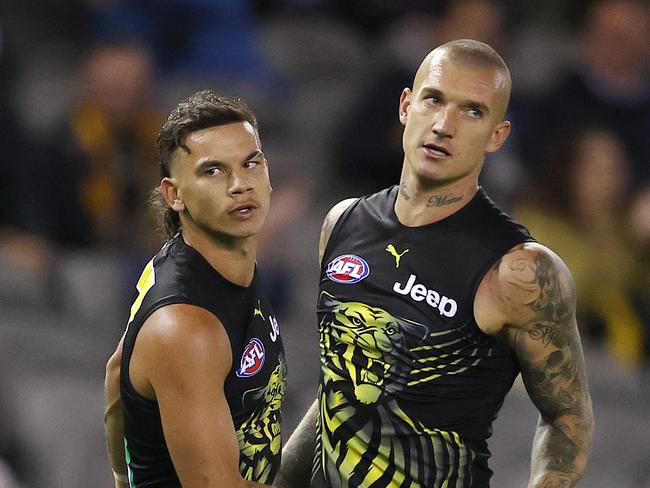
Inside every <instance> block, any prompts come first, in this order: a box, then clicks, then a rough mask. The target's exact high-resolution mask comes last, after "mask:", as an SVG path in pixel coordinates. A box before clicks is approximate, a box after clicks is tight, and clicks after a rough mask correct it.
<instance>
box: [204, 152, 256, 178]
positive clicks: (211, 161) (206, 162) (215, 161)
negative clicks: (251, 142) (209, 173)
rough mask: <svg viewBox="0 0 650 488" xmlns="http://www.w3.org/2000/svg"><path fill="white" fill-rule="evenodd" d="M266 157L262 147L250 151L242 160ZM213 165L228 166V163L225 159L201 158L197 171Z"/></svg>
mask: <svg viewBox="0 0 650 488" xmlns="http://www.w3.org/2000/svg"><path fill="white" fill-rule="evenodd" d="M260 156H261V157H264V153H263V152H262V150H261V149H257V150H255V151H253V152H252V153H250V154H249V155H248V156H246V157H245V158H244V159H243V161H242V162H245V161H250V160H251V159H255V158H258V157H260ZM211 166H228V163H225V162H223V161H219V160H218V159H210V158H202V159H199V161H198V163H197V165H196V171H197V172H199V173H200V172H201V171H203V170H204V169H206V168H209V167H211Z"/></svg>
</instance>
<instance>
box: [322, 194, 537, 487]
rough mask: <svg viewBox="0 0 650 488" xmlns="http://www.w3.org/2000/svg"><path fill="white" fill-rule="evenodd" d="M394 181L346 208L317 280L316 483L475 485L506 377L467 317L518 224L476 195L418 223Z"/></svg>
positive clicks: (506, 363)
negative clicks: (400, 209)
mask: <svg viewBox="0 0 650 488" xmlns="http://www.w3.org/2000/svg"><path fill="white" fill-rule="evenodd" d="M397 192H398V188H397V187H396V186H394V187H391V188H389V189H386V190H383V191H381V192H379V193H376V194H374V195H371V196H368V197H363V198H361V199H359V200H357V201H356V202H355V203H353V204H352V205H351V206H350V207H349V208H348V209H347V210H346V211H345V212H344V213H343V215H342V216H341V217H340V219H339V221H338V222H337V224H336V225H335V227H334V229H333V231H332V234H331V236H330V239H329V242H328V244H327V248H326V250H325V254H324V257H323V265H322V269H321V276H320V295H319V301H318V319H319V332H320V350H321V373H320V386H319V405H320V407H319V430H318V448H317V453H316V456H315V460H314V461H315V462H314V471H313V476H312V487H314V488H325V487H328V488H329V487H335V488H357V487H363V488H371V487H372V488H380V487H381V488H385V487H391V488H397V487H399V488H416V487H417V488H470V487H471V488H485V487H488V486H489V480H490V477H491V475H492V472H491V471H490V470H489V468H488V466H487V459H488V458H489V456H490V453H489V451H488V449H487V443H486V439H487V438H488V437H489V436H490V435H491V425H492V422H493V420H494V419H495V418H496V415H497V412H498V410H499V409H500V407H501V405H502V403H503V399H504V397H505V395H506V393H507V392H508V391H509V390H510V388H511V386H512V383H513V381H514V379H515V377H516V375H517V374H518V367H517V362H516V359H515V357H514V355H513V353H512V352H511V350H510V349H509V348H508V347H506V346H504V345H501V344H500V343H498V342H497V341H496V340H494V339H492V338H491V337H489V336H487V335H486V334H484V333H483V332H482V331H481V330H480V329H479V327H478V325H477V324H476V322H475V320H474V313H473V304H474V296H475V294H476V290H477V288H478V286H479V284H480V282H481V279H482V278H483V276H484V275H485V273H486V272H487V271H488V270H489V269H490V267H491V266H493V265H494V264H495V263H497V262H498V260H499V259H500V258H501V257H502V256H503V255H504V254H505V253H507V252H508V251H509V250H510V249H511V248H512V247H514V246H515V245H517V244H519V243H522V242H525V241H530V240H532V238H531V237H530V234H529V233H528V231H527V230H526V229H525V228H523V227H522V226H520V225H518V224H516V223H515V222H513V221H512V220H511V219H510V218H509V217H508V216H506V215H505V214H504V213H502V212H501V211H500V210H499V209H497V208H496V207H495V206H494V204H493V203H492V202H491V200H490V199H489V198H488V197H487V196H486V194H485V193H484V192H483V190H482V189H480V190H479V191H478V193H477V194H476V196H475V197H474V198H473V199H472V200H471V201H470V202H468V204H467V205H465V206H464V207H462V208H461V209H460V210H459V211H457V212H456V213H454V214H452V215H451V216H449V217H447V218H445V219H443V220H441V221H438V222H435V223H432V224H429V225H425V226H421V227H406V226H404V225H402V224H401V223H400V222H399V221H398V219H397V216H396V214H395V211H394V205H395V201H396V197H397Z"/></svg>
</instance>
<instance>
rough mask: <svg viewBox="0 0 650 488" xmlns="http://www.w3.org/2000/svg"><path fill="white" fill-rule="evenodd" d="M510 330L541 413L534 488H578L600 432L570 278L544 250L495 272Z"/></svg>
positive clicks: (527, 252)
mask: <svg viewBox="0 0 650 488" xmlns="http://www.w3.org/2000/svg"><path fill="white" fill-rule="evenodd" d="M493 273H494V274H495V276H494V285H495V289H496V290H498V292H499V293H498V296H499V307H498V308H500V309H501V310H502V311H503V312H504V321H503V323H505V324H506V326H505V327H504V332H505V334H506V335H507V337H508V340H509V342H510V343H511V345H512V346H513V349H514V351H515V353H516V355H517V358H518V360H519V364H520V367H521V374H522V378H523V380H524V384H525V386H526V390H527V392H528V394H529V396H530V398H531V400H532V401H533V403H534V404H535V406H536V407H537V408H538V410H539V412H540V418H539V422H538V425H537V430H536V433H535V438H534V441H533V449H532V459H531V477H530V482H529V485H528V486H529V488H571V487H573V486H575V485H576V483H577V482H578V480H579V479H580V478H581V477H582V475H583V474H584V472H585V469H586V468H587V463H588V461H589V456H590V454H591V448H592V437H593V429H594V420H593V412H592V406H591V398H590V395H589V390H588V387H587V378H586V375H585V366H584V359H583V354H582V347H581V344H580V336H579V334H578V328H577V325H576V316H575V308H576V296H575V286H574V283H573V278H572V277H571V273H570V272H569V270H568V269H567V267H566V266H565V265H564V263H563V262H562V260H561V259H560V258H559V257H558V256H557V255H555V254H554V253H552V252H551V251H549V250H548V249H547V248H545V247H543V246H540V245H538V244H524V245H521V246H518V247H517V248H515V249H513V250H512V251H511V252H509V253H508V254H506V255H505V256H504V257H503V259H502V260H501V261H500V263H499V264H498V265H497V266H496V267H495V268H494V270H493Z"/></svg>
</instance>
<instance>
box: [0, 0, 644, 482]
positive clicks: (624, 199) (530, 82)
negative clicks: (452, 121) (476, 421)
mask: <svg viewBox="0 0 650 488" xmlns="http://www.w3.org/2000/svg"><path fill="white" fill-rule="evenodd" d="M648 15H649V14H648V11H647V4H646V5H645V7H643V4H642V3H640V4H634V3H633V2H631V1H623V0H602V1H600V2H593V1H578V0H552V1H541V0H526V1H516V0H503V1H497V0H493V1H490V0H460V1H453V2H448V1H443V0H429V1H424V0H403V1H400V2H397V1H396V2H388V1H381V0H347V1H345V2H343V1H339V0H330V1H325V0H320V1H319V0H256V1H252V0H251V1H245V0H166V1H164V2H156V1H154V0H131V1H119V0H67V1H64V2H61V1H54V0H39V1H23V0H2V4H1V5H0V142H1V146H0V165H1V168H2V172H1V174H2V177H1V178H0V307H1V308H0V309H1V311H2V312H1V314H0V488H36V487H39V488H40V487H46V486H47V487H49V488H59V487H61V488H63V487H65V488H77V487H79V488H81V487H84V488H86V487H89V486H92V487H98V488H108V487H110V486H112V478H111V473H110V469H109V464H108V461H107V458H106V455H105V448H104V440H103V430H102V381H103V373H104V369H103V368H104V365H105V361H106V359H107V358H108V356H109V355H110V353H111V351H112V349H113V347H114V345H115V344H116V342H117V340H118V339H119V337H120V335H121V333H122V331H123V328H124V324H125V321H126V318H127V316H128V307H129V303H130V300H131V299H132V297H133V292H134V288H133V287H134V283H135V280H136V278H137V275H138V274H139V272H140V269H141V267H142V266H143V265H144V263H146V261H147V260H148V259H149V257H150V255H151V254H153V253H154V252H155V251H156V249H157V248H158V247H159V245H160V238H159V237H158V236H157V235H156V234H155V233H154V232H153V229H154V220H153V218H152V217H151V215H150V214H149V213H148V212H147V207H146V203H145V201H146V194H147V192H148V191H149V190H150V189H151V188H153V187H154V186H155V184H156V182H157V181H156V179H157V167H156V159H155V157H156V155H155V151H154V149H153V144H154V140H155V135H156V131H157V128H158V127H159V126H160V124H161V121H162V120H163V117H164V115H165V114H166V113H168V112H169V111H170V110H171V109H172V108H173V107H174V105H175V103H176V102H177V101H178V100H180V99H181V98H184V97H187V96H189V95H190V94H192V93H193V92H194V91H195V90H197V89H200V88H208V87H209V88H212V89H214V90H216V91H217V92H220V93H223V94H225V95H230V96H241V97H242V98H244V99H245V100H247V101H248V102H249V103H250V105H252V106H253V108H254V109H255V110H256V112H257V115H258V118H259V121H260V126H261V134H262V140H263V145H264V149H265V152H266V154H267V157H268V160H269V161H270V165H271V172H272V180H273V185H274V190H275V191H274V201H273V209H272V213H271V215H270V218H269V222H268V225H267V226H266V229H265V231H264V235H263V236H262V242H261V251H260V259H259V261H260V264H261V269H262V272H263V275H264V279H265V282H266V283H267V286H268V288H269V291H270V293H271V295H272V299H273V301H274V302H275V304H276V308H277V313H278V316H279V319H280V325H281V329H282V334H283V336H284V339H285V343H286V348H287V356H288V361H289V375H290V376H289V388H288V393H287V398H286V403H285V425H284V429H285V430H284V432H285V434H286V435H288V434H289V433H290V432H291V431H292V429H293V428H294V426H295V425H296V423H297V422H298V420H299V418H300V416H301V414H302V412H304V410H305V409H306V408H307V406H308V405H309V404H310V403H311V401H312V399H313V398H314V395H315V389H316V381H317V374H318V372H317V367H318V364H317V357H318V351H317V334H316V321H315V313H314V303H315V297H316V283H317V276H318V269H317V268H318V267H317V242H318V232H319V228H320V224H321V222H322V218H323V217H324V215H325V213H326V211H327V209H328V208H329V207H330V206H331V205H332V204H333V203H335V202H336V201H338V200H339V199H341V198H343V197H347V196H353V195H361V194H364V193H368V192H371V191H375V190H377V189H380V188H381V187H383V186H386V185H389V184H392V183H394V182H397V179H398V177H399V168H400V165H401V157H400V150H401V148H400V127H399V125H398V121H397V103H398V99H399V94H400V92H401V89H402V88H403V87H404V86H407V85H409V84H410V79H411V76H412V74H413V72H414V70H415V69H416V67H417V65H418V63H419V61H420V60H421V58H422V57H423V56H424V54H426V52H428V50H429V49H430V48H431V47H432V46H434V45H436V44H439V43H440V42H443V41H445V40H448V39H452V38H459V37H472V38H476V39H479V40H484V41H486V42H488V43H490V44H491V45H493V46H494V47H496V48H497V50H498V51H499V52H500V53H501V54H502V55H503V56H504V58H505V59H506V61H507V63H508V64H509V65H510V67H511V70H512V74H513V79H514V93H513V99H512V106H511V110H510V114H509V117H510V118H511V120H513V124H514V129H513V135H512V137H511V139H510V141H509V142H508V144H507V145H506V147H505V148H504V149H503V150H502V151H501V152H500V153H498V154H496V155H494V156H490V158H489V159H488V163H487V166H486V169H485V173H484V177H483V184H484V186H486V187H487V189H488V191H489V192H490V193H491V194H492V195H493V196H494V197H495V198H496V199H497V200H498V201H499V202H500V203H501V204H502V205H503V206H505V207H506V208H507V209H508V210H510V211H511V212H513V213H514V214H515V215H516V216H517V217H518V218H519V219H521V220H522V221H523V222H524V223H525V224H527V225H529V226H530V228H531V230H532V231H533V233H534V235H536V236H537V237H538V238H539V239H540V240H542V241H543V242H545V243H547V244H548V245H549V246H550V247H552V248H553V249H555V250H556V251H557V252H558V253H560V255H562V257H563V258H564V259H565V260H566V261H567V263H568V264H569V266H570V267H571V268H572V270H573V272H574V274H575V276H576V283H577V286H578V296H579V300H580V303H579V316H580V327H581V330H582V334H583V340H584V343H585V350H586V356H587V362H588V370H589V379H590V384H591V390H592V395H593V400H594V407H595V414H596V419H597V430H596V442H595V449H594V455H593V459H592V462H591V466H590V468H589V470H588V473H587V475H586V476H585V479H584V480H583V481H582V483H581V486H585V487H590V488H614V487H615V488H648V487H650V467H649V466H650V465H649V464H648V442H647V439H648V438H650V409H649V408H648V407H649V406H650V401H649V400H650V388H649V385H650V383H649V381H650V377H649V376H648V359H649V354H648V351H649V350H650V348H649V347H648V342H649V341H648V334H649V333H650V332H649V331H650V329H649V326H650V319H649V316H650V312H649V310H650V305H649V303H650V297H649V294H648V289H650V286H649V284H650V271H649V270H650V266H649V263H650V138H648V136H647V134H649V133H650V78H649V76H648V75H649V73H650V71H649V69H648V68H649V67H650V62H649V61H650V54H649V53H650V51H649V50H648V46H650V20H649V18H648ZM536 419H537V417H536V415H535V412H534V409H533V408H532V406H531V405H530V402H529V401H528V400H527V398H526V396H525V392H524V391H523V388H522V386H521V385H520V384H519V383H516V384H515V386H514V388H513V390H512V392H511V393H510V395H509V397H508V399H507V401H506V403H505V406H504V408H503V410H502V413H501V415H500V417H499V419H498V420H497V422H496V425H495V435H494V437H493V439H492V441H491V447H492V450H493V453H494V456H493V461H492V468H493V469H494V470H495V472H496V474H495V477H494V483H493V486H495V487H499V488H515V487H522V486H525V485H526V480H527V476H528V464H529V459H528V458H529V452H530V443H531V439H532V435H533V431H534V427H535V423H536Z"/></svg>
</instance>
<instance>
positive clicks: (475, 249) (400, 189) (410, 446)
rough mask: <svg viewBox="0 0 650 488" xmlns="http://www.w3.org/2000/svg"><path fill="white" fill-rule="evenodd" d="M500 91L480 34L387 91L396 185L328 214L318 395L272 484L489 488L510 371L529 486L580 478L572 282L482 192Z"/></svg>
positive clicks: (503, 130) (588, 416)
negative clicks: (517, 389)
mask: <svg viewBox="0 0 650 488" xmlns="http://www.w3.org/2000/svg"><path fill="white" fill-rule="evenodd" d="M510 84H511V81H510V74H509V72H508V68H507V67H506V65H505V64H504V62H503V60H502V59H501V57H500V56H499V55H498V54H497V53H496V52H495V51H494V50H493V49H492V48H490V47H489V46H487V45H485V44H482V43H479V42H476V41H471V40H459V41H452V42H450V43H447V44H444V45H442V46H440V47H438V48H436V49H434V50H433V51H432V52H431V53H429V54H428V55H427V56H426V58H425V59H424V61H423V62H422V64H421V66H420V68H419V70H418V72H417V74H416V76H415V80H414V83H413V88H412V89H408V88H405V89H404V91H403V92H402V95H401V99H400V103H399V118H400V121H401V122H402V124H403V125H404V136H403V147H404V153H405V156H404V164H403V169H402V176H401V181H400V184H399V186H394V187H392V188H388V189H386V190H384V191H381V192H379V193H376V194H374V195H371V196H367V197H363V198H360V199H351V200H345V201H343V202H341V203H339V204H337V205H336V206H335V207H334V208H333V209H332V210H331V211H330V213H329V214H328V216H327V218H326V219H325V223H324V225H323V230H322V234H321V243H320V255H321V263H322V264H321V266H322V268H321V279H320V291H321V292H320V298H319V303H318V317H319V331H320V348H321V377H320V388H319V393H318V400H317V402H316V403H315V404H314V406H313V407H312V408H311V409H310V411H309V412H308V414H307V416H306V417H305V419H304V420H303V422H301V424H300V426H299V427H298V429H297V430H296V432H295V433H294V435H293V436H292V438H291V440H290V441H289V444H288V445H287V447H286V448H285V450H284V453H283V456H284V461H285V463H286V464H285V465H283V467H282V469H281V471H280V476H279V478H280V486H291V487H294V488H298V487H300V488H302V487H303V486H307V484H309V481H307V480H308V479H310V480H311V481H310V483H311V486H312V487H314V488H324V487H335V488H356V487H364V488H370V487H373V488H380V487H395V488H397V487H400V488H416V487H418V488H419V487H422V488H424V487H426V488H443V487H448V488H486V487H488V486H489V484H490V477H491V475H492V471H491V470H490V469H489V467H488V458H489V457H490V451H489V450H488V446H487V438H488V437H489V436H490V434H491V426H492V422H493V420H494V419H495V417H496V415H497V412H498V410H499V409H500V407H501V405H502V402H503V399H504V397H505V395H506V393H507V392H508V391H509V390H510V388H511V386H512V383H513V381H514V379H515V377H516V376H517V375H518V374H519V373H521V375H522V377H523V381H524V384H525V386H526V389H527V391H528V394H529V395H530V398H531V400H532V401H533V402H534V404H535V405H536V407H537V408H538V409H539V412H540V416H539V423H538V427H537V432H536V433H535V439H534V442H533V449H532V463H531V476H530V482H529V485H528V486H529V488H570V487H573V486H575V484H576V483H577V481H578V480H579V479H580V477H581V476H582V474H583V473H584V471H585V469H586V466H587V462H588V459H589V455H590V451H591V444H592V433H593V425H594V423H593V416H592V408H591V400H590V397H589V391H588V389H587V380H586V377H585V369H584V361H583V356H582V350H581V346H580V338H579V336H578V330H577V326H576V319H575V303H576V297H575V290H574V284H573V280H572V277H571V274H570V272H569V270H568V269H567V268H566V266H565V265H564V263H563V262H562V261H561V260H560V258H559V257H558V256H557V255H555V254H554V253H553V252H552V251H550V250H549V249H547V248H546V247H544V246H542V245H540V244H538V243H537V242H535V241H534V239H533V238H532V237H531V236H530V235H529V233H528V232H527V230H526V229H524V228H523V227H521V226H520V225H518V224H516V223H515V222H513V221H512V220H511V219H510V218H509V217H507V216H506V215H505V214H503V213H502V212H501V211H500V210H499V209H497V208H496V207H495V206H494V204H493V203H492V202H491V201H490V199H489V198H488V197H487V195H486V194H485V192H484V191H483V190H482V189H481V188H480V187H479V184H478V180H479V174H480V172H481V169H482V166H483V162H484V160H485V155H486V153H489V152H494V151H497V150H498V149H499V148H500V147H501V146H502V144H503V143H504V141H505V140H506V138H507V137H508V134H509V132H510V122H508V121H505V120H503V117H504V115H505V112H506V108H507V105H508V99H509V95H510ZM316 426H317V428H316ZM315 428H316V429H315ZM314 430H316V432H314ZM314 439H315V440H316V445H315V446H314ZM310 449H311V451H312V452H314V453H315V456H314V463H313V469H312V470H311V472H309V470H308V469H305V468H304V466H305V464H306V460H305V457H304V456H305V453H306V452H308V451H309V450H310Z"/></svg>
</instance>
